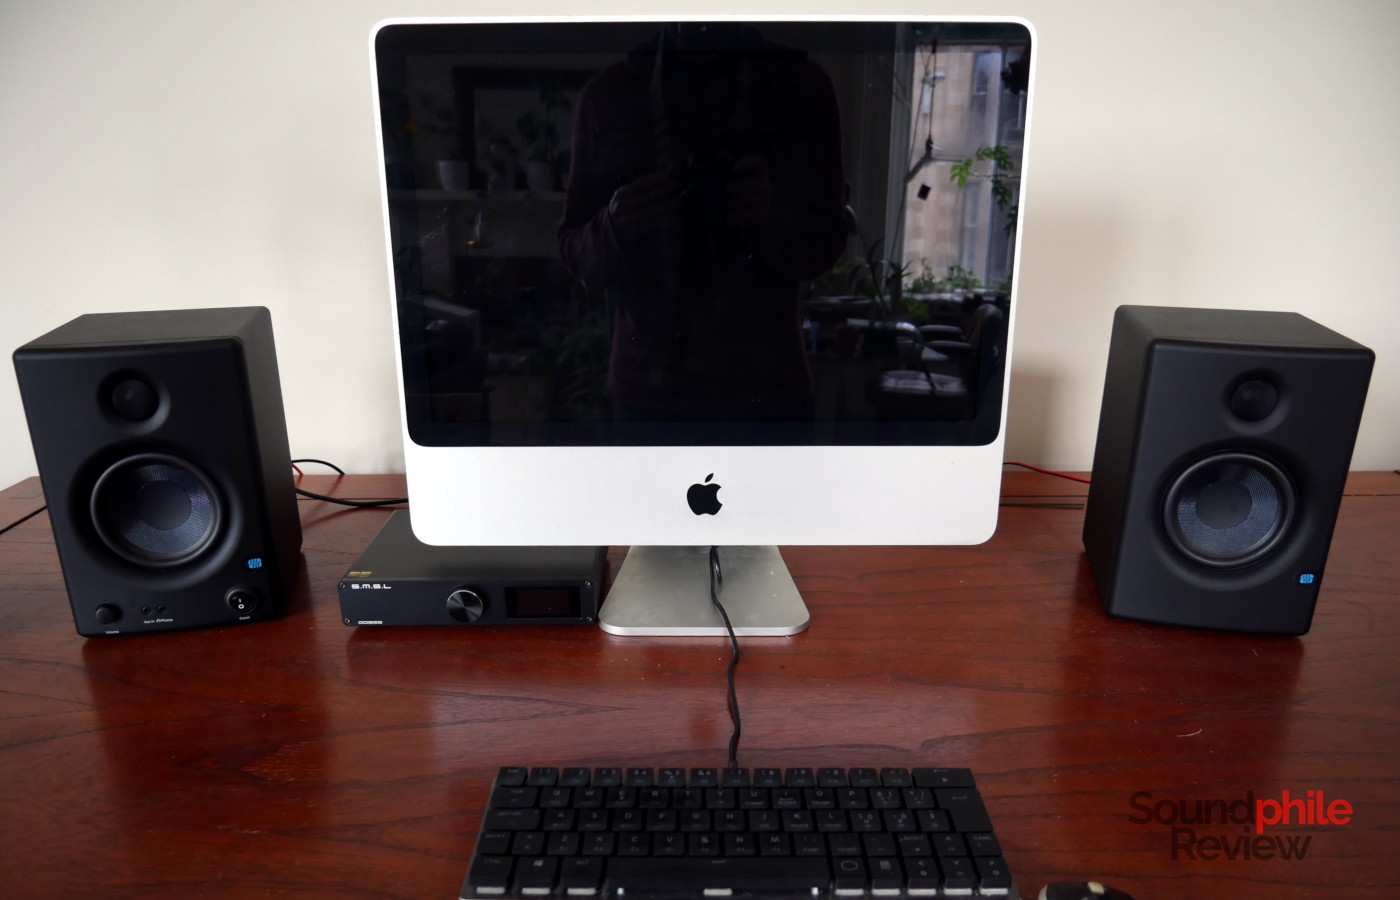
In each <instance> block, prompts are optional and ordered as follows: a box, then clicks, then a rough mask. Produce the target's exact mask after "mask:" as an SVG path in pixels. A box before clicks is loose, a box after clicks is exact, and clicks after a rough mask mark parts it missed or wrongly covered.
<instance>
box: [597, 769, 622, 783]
mask: <svg viewBox="0 0 1400 900" xmlns="http://www.w3.org/2000/svg"><path fill="white" fill-rule="evenodd" d="M621 784H622V770H621V769H618V768H613V767H606V768H601V769H594V770H593V786H594V787H601V788H607V787H618V786H619V785H621Z"/></svg>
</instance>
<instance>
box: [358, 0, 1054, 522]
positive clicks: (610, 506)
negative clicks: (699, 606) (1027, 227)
mask: <svg viewBox="0 0 1400 900" xmlns="http://www.w3.org/2000/svg"><path fill="white" fill-rule="evenodd" d="M797 20H809V21H833V22H840V21H848V22H880V21H888V22H914V21H926V22H986V23H1008V24H1018V25H1021V26H1023V27H1025V28H1026V29H1027V31H1028V32H1029V33H1030V35H1031V39H1032V46H1033V47H1034V46H1035V45H1036V40H1037V38H1036V34H1035V29H1034V27H1033V26H1032V25H1031V23H1030V22H1028V21H1026V20H1025V19H1022V18H1019V17H1013V16H806V17H793V16H786V17H785V16H781V15H778V16H735V15H706V16H592V17H589V16H581V17H568V18H561V17H501V16H496V17H462V18H399V19H388V20H385V21H382V22H379V23H378V24H376V25H375V27H374V29H373V30H372V32H371V34H370V57H371V64H372V67H373V64H374V56H375V38H376V36H377V35H378V33H379V31H380V30H381V29H382V28H385V27H388V26H390V25H415V24H431V23H440V24H473V23H522V24H523V23H529V22H656V23H658V24H661V23H664V22H671V21H749V22H776V21H797ZM1036 56H1037V54H1035V53H1032V54H1031V80H1030V83H1031V85H1032V90H1033V85H1034V82H1035V77H1034V69H1035V60H1036ZM372 75H373V68H372ZM373 88H374V109H375V117H376V125H378V118H379V114H380V104H379V95H378V81H377V79H374V85H373ZM1030 105H1031V104H1030V101H1029V99H1028V102H1027V113H1026V115H1027V120H1026V132H1027V137H1026V142H1025V144H1024V145H1023V154H1024V155H1023V160H1022V166H1021V178H1022V182H1021V183H1022V189H1021V198H1022V200H1021V201H1020V205H1021V206H1023V204H1024V196H1025V178H1026V164H1025V159H1026V158H1028V157H1029V155H1030V150H1029V140H1030V139H1029V132H1030ZM375 133H376V141H377V142H378V145H379V147H378V149H379V153H380V158H381V159H382V158H383V153H384V147H383V132H382V129H380V128H378V127H376V132H375ZM380 195H381V198H382V200H383V216H384V223H383V225H384V235H385V245H386V256H387V259H388V260H389V265H388V266H387V268H388V276H389V291H388V295H389V314H390V321H391V323H392V329H393V334H394V341H395V349H394V358H395V363H396V367H397V373H398V376H399V399H400V424H401V427H402V431H403V440H404V462H405V467H406V470H407V475H408V494H409V498H410V507H409V509H410V516H411V519H412V524H413V531H414V533H415V535H416V536H417V537H418V538H419V539H420V540H422V541H423V542H424V543H428V544H436V545H448V546H452V545H458V546H482V545H488V546H490V545H499V546H569V545H584V544H589V545H610V546H630V545H644V546H700V545H750V544H793V545H938V544H946V545H954V544H977V543H981V542H983V541H986V540H987V539H989V538H990V537H991V536H992V534H993V532H994V531H995V529H996V522H997V511H998V502H999V497H1000V489H1001V472H1002V452H1003V446H1004V443H1005V434H1006V411H1007V407H1008V405H1009V391H1008V390H1007V386H1008V385H1009V381H1010V366H1011V359H1012V349H1013V345H1014V335H1015V320H1016V317H1017V313H1018V308H1019V303H1018V302H1017V297H1018V288H1019V280H1020V273H1019V267H1018V268H1017V270H1015V271H1013V276H1012V285H1011V293H1010V312H1009V316H1008V319H1007V326H1006V327H1007V336H1006V359H1005V361H1004V365H1005V369H1004V372H1005V375H1004V376H1003V389H1002V399H1001V418H1000V422H999V425H998V429H997V434H996V437H995V439H993V440H992V441H991V442H990V443H988V444H985V445H980V446H844V445H827V446H807V445H802V446H607V447H597V446H577V447H557V446H550V447H538V446H518V447H501V446H490V447H485V446H478V447H436V446H423V445H420V444H418V443H415V442H414V440H413V438H412V437H411V435H410V433H409V427H408V418H407V413H406V409H405V405H404V399H405V398H404V388H405V382H404V371H403V367H404V362H403V356H402V345H401V344H400V341H399V316H398V310H397V305H396V291H395V286H394V272H393V265H392V260H393V247H392V243H391V238H390V231H389V217H390V211H389V205H388V196H389V192H388V185H387V181H386V176H385V171H384V167H383V166H380ZM1021 239H1022V231H1021V230H1020V229H1018V230H1017V233H1016V239H1015V248H1014V252H1015V258H1016V259H1018V260H1019V259H1020V258H1021ZM707 476H713V481H714V483H717V484H719V485H721V487H722V489H721V491H720V494H719V499H720V500H721V502H722V503H723V507H722V509H721V510H720V511H719V513H718V514H716V515H697V514H695V513H693V512H692V511H691V509H690V506H689V504H688V502H687V499H686V494H687V491H688V490H689V488H690V486H691V485H693V484H696V483H700V482H703V481H705V479H706V478H707Z"/></svg>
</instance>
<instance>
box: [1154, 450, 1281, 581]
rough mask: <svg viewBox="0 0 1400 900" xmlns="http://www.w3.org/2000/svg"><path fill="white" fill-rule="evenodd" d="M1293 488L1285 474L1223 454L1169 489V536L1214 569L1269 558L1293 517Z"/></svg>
mask: <svg viewBox="0 0 1400 900" xmlns="http://www.w3.org/2000/svg"><path fill="white" fill-rule="evenodd" d="M1293 506H1294V494H1293V486H1292V483H1291V482H1290V481H1289V479H1288V476H1287V475H1286V474H1284V472H1283V470H1282V469H1280V468H1279V467H1278V466H1276V465H1274V464H1273V463H1272V462H1270V461H1269V460H1267V459H1264V458H1263V457H1261V456H1256V455H1254V454H1250V453H1219V454H1216V455H1213V456H1209V457H1206V458H1205V459H1202V460H1200V461H1198V462H1196V463H1194V464H1192V465H1191V466H1188V467H1187V468H1186V469H1185V470H1183V471H1182V472H1181V473H1180V474H1179V475H1178V476H1177V477H1176V478H1175V479H1174V480H1173V481H1172V483H1171V485H1170V487H1169V488H1168V489H1167V494H1166V502H1165V504H1164V508H1163V513H1164V517H1165V521H1166V527H1167V535H1168V537H1170V538H1171V540H1172V543H1173V544H1175V546H1176V548H1177V549H1178V550H1180V551H1181V552H1182V553H1183V554H1185V555H1186V556H1187V557H1188V558H1190V559H1192V560H1194V561H1195V562H1198V563H1201V564H1202V565H1207V566H1213V567H1235V566H1246V565H1249V564H1250V563H1253V562H1256V561H1258V560H1259V559H1262V558H1263V557H1264V556H1267V555H1268V554H1269V552H1270V551H1271V550H1273V549H1274V547H1276V546H1277V545H1278V543H1279V541H1281V540H1282V539H1283V537H1284V536H1285V535H1286V534H1287V532H1288V528H1289V525H1290V523H1291V521H1292V518H1293Z"/></svg>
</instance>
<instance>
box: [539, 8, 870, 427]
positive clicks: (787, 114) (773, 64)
mask: <svg viewBox="0 0 1400 900" xmlns="http://www.w3.org/2000/svg"><path fill="white" fill-rule="evenodd" d="M840 141H841V136H840V121H839V116H838V112H837V105H836V98H835V93H834V90H833V88H832V85H831V80H830V78H829V77H828V76H827V75H826V73H825V72H824V71H822V69H821V68H819V67H818V66H817V65H816V64H814V63H813V62H812V61H810V60H809V59H808V58H807V56H806V54H805V53H803V52H801V51H797V50H791V49H788V48H785V47H782V46H779V45H777V44H774V43H771V42H768V41H766V40H765V39H764V38H763V37H762V36H761V35H759V34H758V32H757V31H755V30H754V29H752V28H750V27H747V26H742V25H739V24H736V23H680V24H673V25H670V26H668V27H667V28H666V29H665V30H663V32H662V33H661V34H660V35H659V36H658V37H657V38H656V39H655V40H651V41H648V42H646V43H645V44H644V45H642V46H639V47H637V48H634V49H633V50H632V51H631V52H630V53H629V54H628V55H627V56H626V58H625V59H624V60H623V61H621V62H619V63H617V64H615V65H613V66H611V67H609V68H607V69H604V70H603V71H602V72H600V73H599V74H598V75H597V76H595V77H594V78H593V79H592V80H591V81H590V82H589V83H588V84H587V85H585V87H584V89H583V91H582V94H581V96H580V99H579V103H578V106H577V110H576V114H575V119H574V128H573V146H572V157H571V167H570V172H569V183H568V193H567V198H566V205H565V213H564V219H563V221H562V223H561V225H560V228H559V233H558V234H559V246H560V254H561V257H562V259H563V261H564V264H565V265H566V266H567V267H568V268H569V269H570V271H571V272H572V273H573V274H574V275H575V276H576V277H578V278H579V279H580V280H582V281H583V282H584V284H585V285H587V286H588V287H589V288H590V289H603V290H604V291H605V295H606V298H607V303H608V306H609V309H610V313H611V317H612V322H613V324H612V346H611V356H610V359H609V373H608V384H609V388H610V391H611V394H612V402H613V408H614V413H615V416H616V417H617V418H619V419H624V420H627V419H637V420H657V419H662V420H692V421H694V420H698V421H705V420H717V421H718V420H769V421H774V420H810V418H811V416H812V386H811V374H810V372H809V370H808V367H807V358H806V351H805V346H804V342H803V336H802V330H801V317H800V310H799V304H798V301H799V286H800V282H801V281H803V280H804V279H810V278H814V277H816V276H818V275H820V274H822V273H823V272H825V271H826V270H827V269H829V268H830V267H831V265H832V263H833V262H834V261H835V260H836V259H837V257H838V256H839V255H840V253H841V251H842V249H843V248H844V246H845V241H846V236H847V234H846V228H845V222H844V219H843V208H844V205H845V198H844V191H845V180H844V175H843V171H842V163H841V143H840Z"/></svg>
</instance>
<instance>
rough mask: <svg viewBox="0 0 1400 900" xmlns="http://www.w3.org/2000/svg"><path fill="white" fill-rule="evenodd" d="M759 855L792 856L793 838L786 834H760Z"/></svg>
mask: <svg viewBox="0 0 1400 900" xmlns="http://www.w3.org/2000/svg"><path fill="white" fill-rule="evenodd" d="M758 855H759V856H791V855H792V838H790V837H788V836H787V835H786V834H782V833H776V834H761V835H759V836H758Z"/></svg>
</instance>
